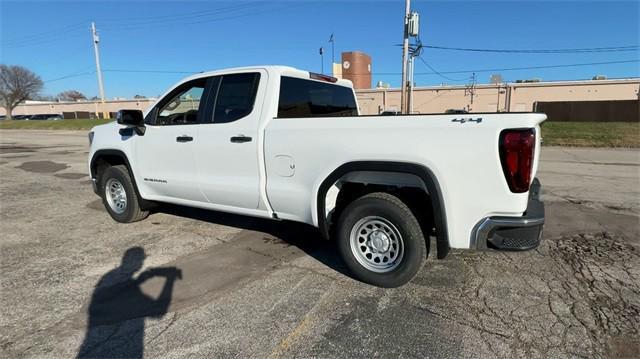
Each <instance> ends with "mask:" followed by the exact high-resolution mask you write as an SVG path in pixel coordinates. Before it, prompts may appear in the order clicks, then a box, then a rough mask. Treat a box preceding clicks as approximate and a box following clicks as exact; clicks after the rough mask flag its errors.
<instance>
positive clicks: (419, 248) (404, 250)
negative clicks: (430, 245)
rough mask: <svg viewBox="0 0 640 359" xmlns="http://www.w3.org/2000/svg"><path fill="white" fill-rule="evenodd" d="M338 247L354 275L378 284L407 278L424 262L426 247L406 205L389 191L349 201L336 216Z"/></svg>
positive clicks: (388, 284) (392, 283) (394, 284)
mask: <svg viewBox="0 0 640 359" xmlns="http://www.w3.org/2000/svg"><path fill="white" fill-rule="evenodd" d="M337 235H338V248H339V250H340V254H341V256H342V258H343V260H344V261H345V263H346V264H347V266H348V267H349V269H350V270H351V271H352V273H354V275H355V276H356V277H357V278H358V279H360V280H362V281H363V282H366V283H370V284H373V285H377V286H381V287H398V286H401V285H403V284H405V283H407V282H408V281H410V280H411V279H412V278H413V277H414V276H415V274H416V273H417V272H418V271H419V270H420V268H422V266H423V265H424V262H425V259H426V254H427V249H426V244H425V239H424V236H423V234H422V230H421V229H420V224H419V222H418V220H417V219H416V217H415V216H414V215H413V213H412V212H411V210H410V209H409V207H408V206H407V205H406V204H404V202H402V201H401V200H400V199H399V198H398V197H395V196H393V195H391V194H389V193H383V192H378V193H370V194H368V195H365V196H363V197H360V198H358V199H356V200H355V201H353V202H351V203H350V204H349V205H348V206H347V207H346V208H345V209H344V210H343V211H342V214H341V216H340V218H339V220H338V230H337Z"/></svg>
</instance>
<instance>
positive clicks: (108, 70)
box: [102, 69, 202, 74]
mask: <svg viewBox="0 0 640 359" xmlns="http://www.w3.org/2000/svg"><path fill="white" fill-rule="evenodd" d="M102 71H103V72H128V73H153V74H195V73H199V72H202V71H173V70H127V69H107V70H102Z"/></svg>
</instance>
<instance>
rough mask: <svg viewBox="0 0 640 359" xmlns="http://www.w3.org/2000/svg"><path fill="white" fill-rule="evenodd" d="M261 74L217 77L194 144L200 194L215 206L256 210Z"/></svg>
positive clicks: (263, 73) (263, 74)
mask: <svg viewBox="0 0 640 359" xmlns="http://www.w3.org/2000/svg"><path fill="white" fill-rule="evenodd" d="M266 77H267V73H266V71H253V72H243V73H236V74H227V75H221V76H217V77H216V78H215V79H214V82H213V84H212V90H211V93H210V95H209V98H208V102H207V104H208V105H207V111H206V112H205V118H203V123H202V124H201V125H199V126H198V141H197V142H195V147H194V149H195V152H196V161H197V167H198V177H199V182H200V188H201V189H202V192H203V193H204V195H205V197H206V198H207V200H208V201H209V202H210V203H211V204H214V205H217V206H226V207H236V208H245V209H257V208H258V204H259V198H260V171H259V162H258V145H259V143H258V126H259V122H260V113H261V111H262V100H258V99H262V98H263V96H264V93H265V90H266Z"/></svg>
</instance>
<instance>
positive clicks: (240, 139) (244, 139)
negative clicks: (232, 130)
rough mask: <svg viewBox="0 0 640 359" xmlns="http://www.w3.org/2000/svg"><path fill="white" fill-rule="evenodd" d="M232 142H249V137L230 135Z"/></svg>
mask: <svg viewBox="0 0 640 359" xmlns="http://www.w3.org/2000/svg"><path fill="white" fill-rule="evenodd" d="M231 142H232V143H243V142H251V137H249V136H245V135H238V136H233V137H231Z"/></svg>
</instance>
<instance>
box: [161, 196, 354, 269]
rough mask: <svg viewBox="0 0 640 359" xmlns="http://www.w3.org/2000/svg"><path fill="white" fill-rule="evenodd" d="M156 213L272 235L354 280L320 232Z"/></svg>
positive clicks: (180, 211)
mask: <svg viewBox="0 0 640 359" xmlns="http://www.w3.org/2000/svg"><path fill="white" fill-rule="evenodd" d="M155 212H157V213H166V214H170V215H174V216H179V217H185V218H190V219H195V220H199V221H204V222H209V223H214V224H219V225H223V226H229V227H235V228H241V229H245V230H250V231H256V232H263V233H266V234H269V235H271V236H273V237H276V238H277V239H279V240H281V241H282V242H284V243H286V244H288V245H291V246H295V247H297V248H298V249H300V250H301V251H303V252H304V253H305V254H307V255H309V256H311V257H313V258H314V259H316V260H317V261H319V262H320V263H322V264H324V265H325V266H327V267H329V268H331V269H333V270H335V271H337V272H339V273H341V274H344V275H346V276H348V277H350V278H353V276H352V274H351V273H350V272H349V270H348V268H347V267H346V265H345V264H344V262H343V261H342V259H341V258H340V255H339V254H338V248H337V246H336V245H335V241H331V240H329V241H327V240H325V239H324V238H322V236H321V234H320V232H319V231H318V229H317V228H315V227H313V226H310V225H308V224H304V223H299V222H292V221H285V220H281V221H276V220H269V219H263V218H256V217H249V216H242V215H237V214H231V213H225V212H217V211H211V210H205V209H199V208H193V207H185V206H179V205H174V204H161V205H160V206H159V207H158V208H157V209H156V210H155Z"/></svg>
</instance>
